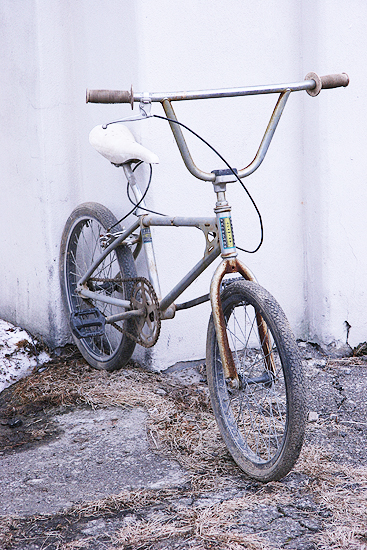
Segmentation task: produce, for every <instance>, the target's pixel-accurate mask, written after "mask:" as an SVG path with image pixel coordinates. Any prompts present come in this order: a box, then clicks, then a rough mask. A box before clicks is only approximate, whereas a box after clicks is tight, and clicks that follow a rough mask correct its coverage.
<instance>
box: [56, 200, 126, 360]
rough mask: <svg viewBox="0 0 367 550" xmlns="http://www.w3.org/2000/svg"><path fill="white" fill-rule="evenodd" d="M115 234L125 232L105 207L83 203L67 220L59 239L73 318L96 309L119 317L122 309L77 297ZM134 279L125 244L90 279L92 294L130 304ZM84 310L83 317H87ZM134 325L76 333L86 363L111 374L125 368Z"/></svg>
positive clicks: (62, 276) (64, 291)
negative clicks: (80, 285)
mask: <svg viewBox="0 0 367 550" xmlns="http://www.w3.org/2000/svg"><path fill="white" fill-rule="evenodd" d="M112 226H114V227H113V229H111V233H115V232H117V231H121V227H120V226H119V225H118V224H117V220H116V218H115V216H114V215H113V214H112V213H111V212H110V211H109V210H108V209H107V208H105V207H104V206H102V205H101V204H97V203H85V204H82V205H80V206H78V207H77V208H76V209H75V210H74V211H73V212H72V214H71V216H70V217H69V219H68V220H67V222H66V225H65V228H64V232H63V235H62V239H61V250H60V283H61V292H62V296H63V300H64V304H65V306H66V309H67V311H68V313H69V315H70V318H72V317H73V316H75V315H76V316H80V318H82V317H83V315H85V316H86V317H87V318H88V317H90V313H88V312H91V311H98V312H99V314H100V315H102V317H105V318H106V317H109V316H112V315H115V314H118V313H121V308H120V307H118V306H116V305H113V304H109V303H104V302H101V301H100V300H94V299H85V298H82V297H81V296H78V294H77V293H76V287H77V283H78V281H79V279H80V278H81V277H82V275H84V273H85V272H86V271H87V270H88V269H89V268H90V267H91V265H92V264H93V262H94V261H95V260H96V259H97V258H99V257H100V256H101V254H102V253H103V252H104V250H105V248H106V246H107V245H108V243H109V239H110V236H109V234H108V231H109V229H110V228H111V227H112ZM134 277H136V268H135V262H134V259H133V255H132V253H131V250H130V248H129V247H128V246H127V245H120V246H118V247H116V248H115V249H114V250H112V251H111V252H110V254H108V256H107V257H106V258H105V259H104V260H103V261H102V263H100V265H99V266H98V267H97V268H96V270H95V272H94V273H93V274H92V276H91V277H90V279H89V280H88V281H87V287H88V289H89V290H91V291H93V292H94V293H96V294H100V295H104V296H107V297H108V298H111V299H113V298H117V299H122V300H130V297H131V291H132V288H133V281H124V279H129V278H130V279H132V278H134ZM83 312H84V313H83ZM134 336H136V327H135V323H134V322H133V321H132V320H125V321H116V322H114V323H112V324H105V326H104V330H103V331H102V333H100V334H98V333H97V331H95V333H94V334H93V332H91V336H87V337H83V338H79V337H76V336H75V334H73V338H74V340H75V343H76V345H77V346H78V348H79V350H80V352H81V353H82V355H83V357H84V358H85V359H86V360H87V361H88V363H89V364H90V365H91V366H92V367H94V368H97V369H105V370H107V371H113V370H116V369H120V368H121V367H123V366H124V365H125V364H126V363H127V361H128V360H129V359H130V357H131V355H132V353H133V351H134V348H135V344H136V342H135V339H134Z"/></svg>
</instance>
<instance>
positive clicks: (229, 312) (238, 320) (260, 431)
mask: <svg viewBox="0 0 367 550" xmlns="http://www.w3.org/2000/svg"><path fill="white" fill-rule="evenodd" d="M221 301H222V309H223V313H224V317H225V322H226V326H227V336H228V341H229V345H230V348H231V352H232V355H233V359H234V363H235V365H236V369H237V373H238V375H239V381H240V387H239V389H234V388H232V387H231V385H230V384H229V383H228V381H226V379H225V377H224V373H223V368H222V362H221V358H220V354H219V348H218V343H217V338H216V333H215V327H214V322H213V316H211V318H210V321H209V326H208V335H207V357H206V368H207V376H208V385H209V392H210V398H211V403H212V407H213V410H214V414H215V417H216V420H217V423H218V426H219V430H220V432H221V434H222V437H223V439H224V441H225V443H226V445H227V448H228V450H229V452H230V453H231V455H232V457H233V458H234V460H235V461H236V463H237V464H238V466H239V467H240V468H241V469H242V470H243V471H244V472H245V473H247V474H248V475H249V476H250V477H252V478H254V479H257V480H259V481H263V482H267V481H273V480H278V479H281V478H282V477H284V476H285V475H286V474H287V473H288V472H289V471H290V470H291V468H292V467H293V465H294V463H295V462H296V460H297V458H298V456H299V453H300V451H301V447H302V443H303V438H304V432H305V425H306V405H305V386H304V381H303V375H302V363H301V360H300V356H299V353H298V348H297V344H296V341H295V339H294V336H293V334H292V331H291V329H290V327H289V324H288V321H287V319H286V317H285V315H284V313H283V311H282V309H281V308H280V306H279V304H278V303H277V302H276V301H275V299H274V298H273V297H272V296H271V295H270V294H269V293H268V292H267V291H266V290H265V289H263V288H262V287H260V286H259V285H258V284H257V283H255V282H253V281H245V280H241V281H235V282H233V283H230V284H228V285H227V286H226V288H225V289H224V291H223V292H222V294H221Z"/></svg>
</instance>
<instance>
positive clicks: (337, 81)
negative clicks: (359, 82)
mask: <svg viewBox="0 0 367 550" xmlns="http://www.w3.org/2000/svg"><path fill="white" fill-rule="evenodd" d="M348 84H349V76H348V75H347V73H341V74H328V75H326V76H322V77H321V87H322V89H323V90H324V89H326V88H340V87H341V86H348Z"/></svg>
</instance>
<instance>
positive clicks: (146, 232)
mask: <svg viewBox="0 0 367 550" xmlns="http://www.w3.org/2000/svg"><path fill="white" fill-rule="evenodd" d="M123 168H124V172H125V176H126V178H127V179H128V181H129V183H130V186H131V189H132V192H133V193H134V197H135V200H136V202H137V203H138V202H139V201H141V198H142V196H143V195H142V192H141V190H140V188H139V186H138V183H137V181H136V178H135V174H134V172H133V170H132V169H131V165H130V163H126V164H124V165H123ZM140 205H141V206H142V207H143V208H144V207H145V203H144V200H142V201H141V202H140ZM142 214H146V212H145V211H144V210H142V209H141V208H137V209H136V215H137V216H141V217H140V227H141V236H142V240H143V246H144V251H145V257H146V260H147V269H148V275H149V280H150V282H151V283H152V285H153V287H154V290H155V292H156V294H157V297H158V300H160V299H161V298H162V293H161V287H160V284H159V278H158V270H157V264H156V261H155V254H154V248H153V240H152V233H151V231H150V227H149V226H148V227H147V226H144V216H142Z"/></svg>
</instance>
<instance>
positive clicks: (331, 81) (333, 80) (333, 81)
mask: <svg viewBox="0 0 367 550" xmlns="http://www.w3.org/2000/svg"><path fill="white" fill-rule="evenodd" d="M305 80H314V81H315V87H314V88H312V89H311V90H306V91H307V93H308V94H309V95H311V96H313V97H314V96H316V95H318V94H319V93H320V92H321V90H325V89H327V88H339V87H341V86H348V84H349V76H348V75H347V73H340V74H328V75H326V76H319V75H318V74H316V73H308V74H306V76H305Z"/></svg>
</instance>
